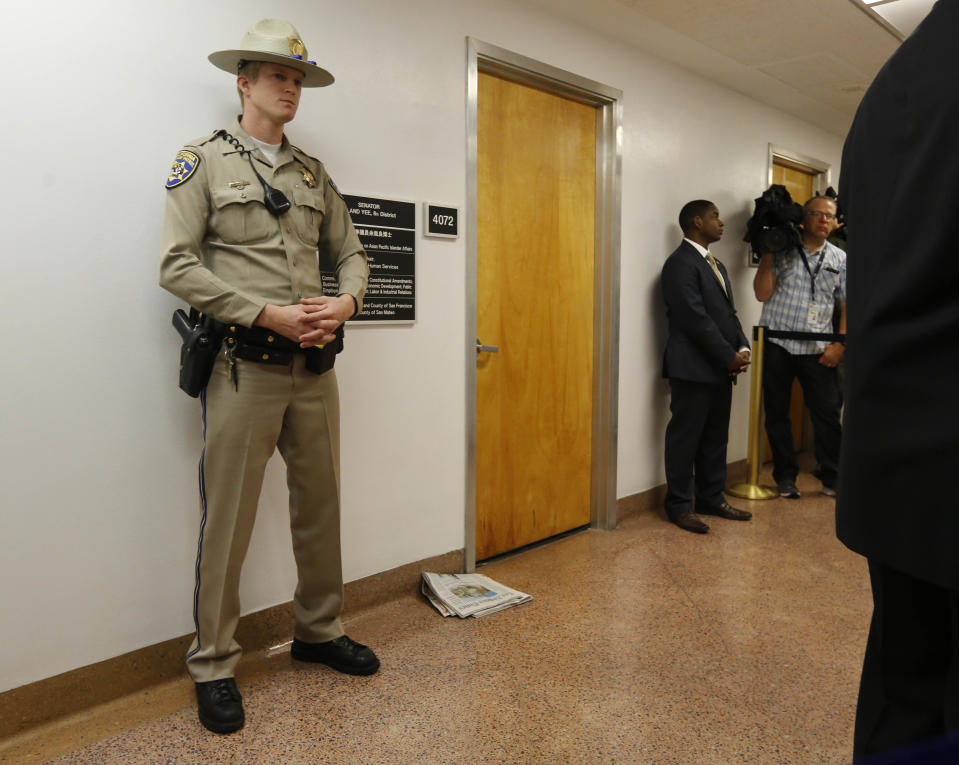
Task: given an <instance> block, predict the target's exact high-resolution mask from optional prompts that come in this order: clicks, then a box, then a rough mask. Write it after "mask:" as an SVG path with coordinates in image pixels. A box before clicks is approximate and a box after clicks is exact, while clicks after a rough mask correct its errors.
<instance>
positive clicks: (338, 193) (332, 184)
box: [330, 178, 346, 202]
mask: <svg viewBox="0 0 959 765" xmlns="http://www.w3.org/2000/svg"><path fill="white" fill-rule="evenodd" d="M330 188H331V189H333V191H334V192H335V193H336V195H337V196H338V197H339V198H340V199H343V195H342V194H341V193H340V190H339V189H338V188H336V184H335V183H333V179H332V178H330ZM343 201H344V202H345V201H346V200H345V199H343Z"/></svg>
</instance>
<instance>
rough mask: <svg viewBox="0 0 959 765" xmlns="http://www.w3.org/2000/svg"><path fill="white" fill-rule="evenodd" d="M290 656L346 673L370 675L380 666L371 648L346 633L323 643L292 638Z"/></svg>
mask: <svg viewBox="0 0 959 765" xmlns="http://www.w3.org/2000/svg"><path fill="white" fill-rule="evenodd" d="M290 656H292V657H293V658H294V659H296V660H297V661H312V662H315V663H317V664H326V666H328V667H332V668H333V669H335V670H336V671H337V672H345V673H346V674H348V675H372V674H373V673H374V672H376V670H378V669H379V668H380V660H379V659H377V658H376V654H375V653H373V651H372V650H370V649H369V648H367V647H366V646H365V645H363V644H362V643H357V642H356V641H355V640H351V639H350V638H348V637H347V636H346V635H343V636H341V637H338V638H335V639H334V640H327V641H326V642H325V643H306V642H304V641H302V640H297V639H296V638H293V646H292V647H291V648H290Z"/></svg>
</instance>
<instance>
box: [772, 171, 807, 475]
mask: <svg viewBox="0 0 959 765" xmlns="http://www.w3.org/2000/svg"><path fill="white" fill-rule="evenodd" d="M815 178H816V176H815V174H814V173H811V172H809V171H808V170H803V169H801V168H798V167H795V166H794V165H787V164H784V163H781V162H780V161H779V160H777V159H774V160H773V183H778V184H780V185H781V186H785V187H786V191H788V192H789V196H791V197H792V200H793V202H796V203H798V204H805V203H806V200H807V199H809V198H810V197H811V196H812V195H813V187H814V181H815ZM789 420H790V422H792V431H793V449H795V450H796V451H799V450H800V449H802V446H803V442H804V440H805V439H804V432H803V431H804V424H805V420H806V415H805V400H804V399H803V394H802V388H801V387H800V385H799V381H798V380H794V381H793V391H792V400H791V402H790V405H789ZM772 458H773V450H772V447H771V446H770V445H769V436H767V435H766V431H765V430H763V462H770V461H771V460H772Z"/></svg>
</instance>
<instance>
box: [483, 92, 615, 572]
mask: <svg viewBox="0 0 959 765" xmlns="http://www.w3.org/2000/svg"><path fill="white" fill-rule="evenodd" d="M477 110H478V125H477V180H478V190H477V191H478V195H477V214H478V221H477V271H478V273H477V329H478V335H479V339H480V340H481V341H482V342H483V343H484V344H486V345H493V346H498V347H499V352H498V353H481V354H479V355H478V356H477V368H476V558H477V560H482V559H485V558H489V557H491V556H493V555H498V554H500V553H502V552H506V551H508V550H512V549H515V548H517V547H522V546H523V545H527V544H531V543H533V542H537V541H539V540H542V539H546V538H548V537H550V536H553V535H555V534H559V533H561V532H564V531H568V530H570V529H573V528H577V527H579V526H583V525H586V524H588V523H589V521H590V479H591V454H590V452H591V434H592V387H593V267H594V266H593V259H594V253H593V249H594V204H595V193H596V188H595V185H596V182H595V178H596V110H595V108H594V107H592V106H588V105H585V104H582V103H579V102H576V101H572V100H570V99H567V98H563V97H561V96H559V95H555V94H552V93H547V92H544V91H542V90H538V89H535V88H533V87H530V86H527V85H523V84H519V83H516V82H512V81H509V80H506V79H503V78H500V77H498V76H494V75H491V74H486V73H480V75H479V84H478V99H477Z"/></svg>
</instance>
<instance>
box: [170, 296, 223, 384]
mask: <svg viewBox="0 0 959 765" xmlns="http://www.w3.org/2000/svg"><path fill="white" fill-rule="evenodd" d="M173 327H174V328H175V329H176V331H177V332H179V333H180V337H182V338H183V345H181V346H180V389H181V390H182V391H183V392H184V393H186V394H187V395H188V396H192V397H193V398H196V397H197V396H199V395H200V392H201V391H202V390H203V389H204V388H205V387H206V386H207V383H208V382H210V375H211V374H212V373H213V364H214V363H215V362H216V357H217V354H218V353H219V352H220V345H221V344H222V342H223V334H224V329H225V327H224V325H223V324H221V323H220V322H218V321H217V320H216V319H214V318H213V317H212V316H204V315H203V314H201V313H200V312H198V311H197V310H196V309H195V308H191V309H190V313H189V315H187V313H186V312H185V311H184V310H183V309H182V308H178V309H177V310H176V311H174V312H173Z"/></svg>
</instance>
